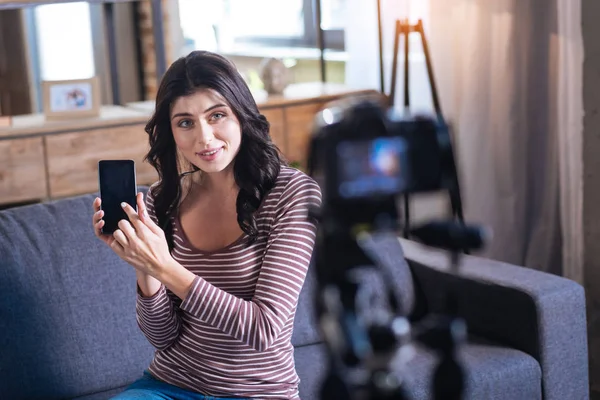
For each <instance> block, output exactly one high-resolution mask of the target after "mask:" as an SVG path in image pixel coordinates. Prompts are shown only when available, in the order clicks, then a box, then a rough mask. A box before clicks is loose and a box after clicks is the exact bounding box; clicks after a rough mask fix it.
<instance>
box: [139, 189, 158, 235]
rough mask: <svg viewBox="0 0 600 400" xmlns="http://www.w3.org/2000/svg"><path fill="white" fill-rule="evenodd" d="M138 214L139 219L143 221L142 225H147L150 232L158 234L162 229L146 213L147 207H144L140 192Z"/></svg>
mask: <svg viewBox="0 0 600 400" xmlns="http://www.w3.org/2000/svg"><path fill="white" fill-rule="evenodd" d="M138 214H139V218H140V220H141V221H142V222H143V223H144V225H146V227H148V229H150V231H152V233H155V234H157V235H160V233H161V232H162V229H160V228H159V226H158V225H156V224H155V223H154V220H153V219H152V218H150V216H149V215H148V209H147V208H146V203H145V202H144V197H143V195H142V193H138Z"/></svg>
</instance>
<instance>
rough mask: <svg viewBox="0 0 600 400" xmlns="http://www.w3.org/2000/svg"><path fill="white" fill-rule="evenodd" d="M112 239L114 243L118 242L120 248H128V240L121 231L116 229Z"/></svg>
mask: <svg viewBox="0 0 600 400" xmlns="http://www.w3.org/2000/svg"><path fill="white" fill-rule="evenodd" d="M120 224H121V223H119V225H120ZM113 237H114V238H115V241H116V242H118V243H119V245H121V247H122V248H125V247H127V246H129V239H128V238H127V236H126V235H125V233H123V231H122V230H121V229H117V230H116V231H115V232H114V233H113Z"/></svg>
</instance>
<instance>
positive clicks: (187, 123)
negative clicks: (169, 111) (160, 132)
mask: <svg viewBox="0 0 600 400" xmlns="http://www.w3.org/2000/svg"><path fill="white" fill-rule="evenodd" d="M177 126H178V127H180V128H189V127H190V126H192V121H190V120H189V119H183V120H181V121H179V123H178V124H177Z"/></svg>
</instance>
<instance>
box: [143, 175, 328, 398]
mask: <svg viewBox="0 0 600 400" xmlns="http://www.w3.org/2000/svg"><path fill="white" fill-rule="evenodd" d="M148 193H149V194H148V195H147V197H146V205H147V209H148V213H149V215H150V217H151V218H153V219H154V220H155V221H156V217H155V215H154V208H153V200H152V195H151V194H150V191H149V192H148ZM320 203H321V192H320V190H319V186H318V185H317V184H316V183H315V181H314V180H312V178H310V177H309V176H307V175H306V174H304V173H302V172H301V171H298V170H296V169H293V168H289V167H282V169H281V172H280V174H279V177H278V178H277V181H276V183H275V186H274V188H273V189H272V190H271V191H270V192H269V193H268V194H267V195H266V196H265V198H264V199H263V201H262V203H261V206H260V208H259V209H258V210H257V211H256V214H255V215H256V219H257V224H258V228H259V234H258V238H257V240H256V241H255V242H254V243H251V244H250V242H249V241H248V237H247V236H246V235H243V236H242V237H241V238H240V239H238V240H237V241H236V242H234V243H232V244H230V245H229V246H227V247H225V248H223V249H220V250H217V251H213V252H205V251H201V250H199V249H196V248H194V246H193V245H192V244H191V243H190V242H189V240H188V239H187V238H186V236H185V233H184V232H183V231H182V229H181V223H180V221H179V218H178V217H173V218H172V220H171V223H172V224H173V229H174V234H173V237H174V244H175V246H174V249H173V251H172V255H173V257H174V258H175V259H176V260H177V261H178V262H179V263H180V264H181V265H183V266H184V267H185V268H187V269H188V270H190V271H191V272H193V273H194V274H196V275H197V277H196V279H195V280H194V283H193V285H192V288H191V290H190V292H189V294H188V295H187V297H186V298H185V299H183V300H182V299H179V298H178V297H177V296H175V295H174V294H173V293H172V292H171V291H170V290H168V289H166V288H165V287H164V286H163V287H161V289H160V290H159V291H158V292H157V293H156V294H154V295H153V296H152V297H143V296H142V295H141V292H140V291H139V288H138V300H137V320H138V324H139V326H140V329H141V330H142V332H143V333H144V334H145V336H146V337H147V339H148V340H149V341H150V343H151V344H152V345H153V346H154V347H156V349H157V351H156V352H155V355H154V359H153V361H152V363H151V364H150V367H149V371H150V373H151V374H152V375H153V376H154V377H155V378H157V379H159V380H161V381H164V382H167V383H170V384H173V385H177V386H179V387H182V388H184V389H188V390H192V391H197V392H200V393H202V394H204V395H207V396H219V397H221V396H222V397H254V398H278V399H296V398H298V384H299V378H298V376H297V374H296V370H295V365H294V349H293V346H292V344H291V336H292V329H293V321H294V315H295V311H296V306H297V301H298V296H299V293H300V290H301V288H302V286H303V283H304V279H305V276H306V272H307V269H308V266H309V263H310V258H311V254H312V251H313V246H314V242H315V235H316V226H315V225H314V223H312V222H311V221H310V220H308V218H307V210H308V207H309V206H311V205H315V206H318V205H320Z"/></svg>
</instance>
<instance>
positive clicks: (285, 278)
mask: <svg viewBox="0 0 600 400" xmlns="http://www.w3.org/2000/svg"><path fill="white" fill-rule="evenodd" d="M320 204H321V191H320V189H319V186H318V185H317V184H316V182H315V181H314V180H313V179H312V178H310V177H309V176H308V175H305V174H304V173H297V174H296V175H294V176H292V178H291V179H290V181H289V182H288V183H287V185H286V187H285V189H284V191H283V193H282V195H281V197H280V200H279V203H278V206H277V210H278V211H277V214H276V216H275V218H274V221H273V225H272V228H271V232H270V233H269V237H268V239H267V246H266V251H265V254H264V258H263V262H262V266H261V269H260V274H259V277H258V280H257V283H256V289H255V293H254V297H253V298H252V300H251V301H247V300H243V299H240V298H238V297H236V296H234V295H231V294H229V293H227V292H225V291H223V290H221V289H219V288H217V287H215V286H213V285H212V284H210V283H208V282H207V281H205V280H204V279H202V278H201V277H197V278H196V279H195V280H194V283H193V285H192V288H191V290H190V292H189V294H188V296H187V297H186V298H185V300H184V301H183V302H182V304H181V309H182V310H184V311H186V312H188V313H190V314H192V315H194V316H195V317H197V318H199V319H200V320H201V321H202V322H204V323H206V324H208V325H210V326H213V327H215V328H217V329H219V330H220V331H222V332H224V333H225V334H227V335H229V336H230V337H233V338H236V339H238V340H240V341H241V342H243V343H245V344H246V345H248V346H250V347H252V348H253V349H255V350H257V351H265V350H267V349H268V348H269V347H270V346H271V345H272V344H273V343H274V342H275V341H276V340H277V338H278V337H279V334H280V333H281V331H282V329H283V327H284V325H285V324H286V322H287V321H288V320H289V318H290V317H291V316H292V314H293V313H294V312H295V310H296V306H297V303H298V296H299V295H300V290H301V289H302V286H303V284H304V279H305V278H306V273H307V271H308V266H309V264H310V260H311V256H312V251H313V247H314V244H315V238H316V225H315V223H314V222H313V221H311V220H309V219H308V209H309V207H311V206H320Z"/></svg>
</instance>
